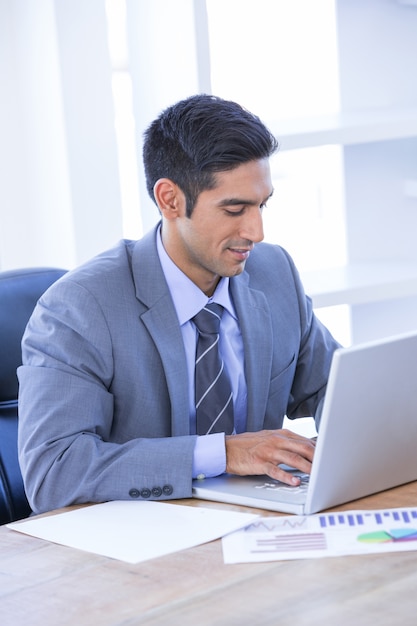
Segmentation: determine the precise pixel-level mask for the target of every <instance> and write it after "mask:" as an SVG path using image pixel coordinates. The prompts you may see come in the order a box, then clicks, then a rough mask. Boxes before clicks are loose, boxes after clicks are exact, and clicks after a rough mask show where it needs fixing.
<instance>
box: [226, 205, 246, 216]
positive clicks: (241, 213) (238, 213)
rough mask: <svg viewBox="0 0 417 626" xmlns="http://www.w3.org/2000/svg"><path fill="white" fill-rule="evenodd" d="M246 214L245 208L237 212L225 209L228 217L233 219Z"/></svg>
mask: <svg viewBox="0 0 417 626" xmlns="http://www.w3.org/2000/svg"><path fill="white" fill-rule="evenodd" d="M244 212H245V207H242V208H241V209H238V210H237V211H236V210H234V211H233V210H232V209H225V213H226V214H227V215H231V216H232V217H239V215H243V213H244Z"/></svg>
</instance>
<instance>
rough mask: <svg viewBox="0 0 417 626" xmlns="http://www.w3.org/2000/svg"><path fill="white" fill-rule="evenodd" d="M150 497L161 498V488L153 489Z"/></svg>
mask: <svg viewBox="0 0 417 626" xmlns="http://www.w3.org/2000/svg"><path fill="white" fill-rule="evenodd" d="M152 495H153V497H154V498H159V496H161V495H162V489H161V487H154V488H153V489H152Z"/></svg>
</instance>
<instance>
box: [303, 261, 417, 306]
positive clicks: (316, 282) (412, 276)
mask: <svg viewBox="0 0 417 626" xmlns="http://www.w3.org/2000/svg"><path fill="white" fill-rule="evenodd" d="M301 278H302V281H303V284H304V288H305V291H306V293H307V294H308V295H309V296H310V297H311V298H312V299H313V305H314V306H315V307H326V306H335V305H339V304H367V303H370V302H377V301H381V300H386V299H398V298H406V297H409V296H417V262H414V263H412V262H410V263H393V262H391V263H390V262H380V263H357V264H353V265H349V266H346V267H338V268H332V269H328V270H317V271H311V272H302V273H301Z"/></svg>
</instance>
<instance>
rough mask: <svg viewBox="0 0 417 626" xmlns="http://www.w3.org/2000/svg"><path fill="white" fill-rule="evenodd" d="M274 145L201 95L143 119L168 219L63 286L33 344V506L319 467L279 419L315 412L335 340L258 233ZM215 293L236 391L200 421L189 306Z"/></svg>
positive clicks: (22, 452)
mask: <svg viewBox="0 0 417 626" xmlns="http://www.w3.org/2000/svg"><path fill="white" fill-rule="evenodd" d="M276 148H277V142H276V140H275V139H274V137H273V136H272V135H271V133H270V132H269V131H268V130H267V129H266V128H265V126H264V125H263V124H262V122H261V121H260V120H259V119H258V118H257V117H256V116H254V115H252V114H251V113H249V112H247V111H245V110H244V109H242V108H241V107H240V106H239V105H237V104H235V103H233V102H228V101H224V100H221V99H219V98H215V97H212V96H206V95H199V96H195V97H191V98H189V99H187V100H184V101H182V102H179V103H178V104H176V105H174V106H172V107H170V108H168V109H167V110H166V111H164V112H163V113H162V114H161V115H160V116H159V118H158V119H157V120H155V121H154V122H153V123H152V124H151V125H150V127H149V128H148V130H147V131H146V133H145V143H144V164H145V171H146V177H147V185H148V190H149V193H150V196H151V198H152V199H154V201H155V202H156V204H157V206H158V208H159V211H160V214H161V223H160V224H159V225H158V226H157V227H156V228H155V230H153V231H152V232H150V233H148V234H147V235H146V236H145V237H144V238H143V239H142V240H140V241H137V242H135V241H122V242H120V243H119V244H118V245H117V246H116V247H115V248H113V249H111V250H109V251H107V252H105V253H103V254H102V255H100V256H98V257H96V258H95V259H93V260H91V261H90V262H88V263H86V264H85V265H84V266H82V267H80V268H78V269H76V270H74V271H72V272H69V273H68V274H66V275H65V276H64V277H63V278H62V279H61V280H59V281H58V282H57V283H55V285H53V286H52V288H51V289H50V290H48V292H47V293H46V294H44V296H43V297H42V298H41V300H40V302H39V304H38V306H37V308H36V309H35V312H34V314H33V316H32V318H31V320H30V322H29V324H28V328H27V330H26V333H25V336H24V339H23V366H22V367H21V368H20V369H19V372H18V375H19V380H20V398H19V407H20V409H19V410H20V420H19V457H20V463H21V468H22V474H23V478H24V482H25V487H26V491H27V495H28V499H29V502H30V504H31V506H32V508H33V510H34V511H35V512H41V511H46V510H49V509H53V508H57V507H61V506H65V505H69V504H73V503H81V502H101V501H105V500H117V499H131V498H135V499H147V498H150V499H169V498H184V497H190V496H191V495H192V479H193V478H195V477H200V476H213V475H218V474H221V473H222V472H224V471H227V472H231V473H235V474H240V475H244V474H268V475H269V476H271V477H273V478H276V479H279V480H282V481H284V482H286V483H288V484H294V485H296V484H298V483H297V480H298V479H296V478H293V477H292V476H291V474H290V473H288V472H286V471H285V470H284V469H283V468H282V467H280V464H288V465H291V466H294V467H296V468H298V469H300V470H302V471H304V472H309V471H310V468H311V462H312V459H313V454H314V443H313V442H312V441H310V440H309V439H307V438H304V437H301V436H298V435H296V434H294V433H291V432H289V431H287V430H282V429H281V427H282V420H283V417H284V415H285V414H287V415H288V416H289V417H290V418H296V417H301V416H307V415H316V416H319V414H320V406H321V401H322V399H323V396H324V392H325V387H326V383H327V377H328V372H329V367H330V361H331V358H332V354H333V351H334V350H335V349H336V347H338V344H337V343H336V342H335V341H334V339H333V338H332V337H331V335H330V334H329V332H328V331H327V330H326V329H325V328H324V327H323V326H322V325H321V324H320V322H319V321H318V320H317V319H316V318H315V316H314V314H313V312H312V308H311V302H310V300H309V299H308V298H307V297H306V296H305V295H304V292H303V289H302V286H301V283H300V280H299V277H298V274H297V272H296V269H295V268H294V265H293V263H292V261H291V259H290V258H289V256H288V254H287V253H286V252H285V251H284V250H282V249H281V248H280V247H278V246H271V245H267V244H260V243H259V242H261V240H262V238H263V229H262V210H263V208H264V206H265V204H266V203H267V201H268V199H269V198H270V196H271V195H272V192H273V188H272V182H271V175H270V169H269V157H270V156H271V155H272V154H273V152H274V151H275V150H276ZM255 244H256V245H255ZM213 302H214V303H217V304H220V305H221V307H220V308H218V309H216V310H217V311H218V313H215V316H216V317H217V318H221V322H220V339H219V341H217V339H216V341H215V342H213V344H212V346H211V347H213V346H214V345H215V344H216V351H217V348H218V347H220V356H219V355H218V354H217V358H219V359H220V360H221V361H220V362H221V363H222V365H221V371H222V375H221V378H222V385H225V388H226V387H227V388H228V389H229V390H230V393H229V392H228V401H227V404H224V409H223V408H222V409H221V411H216V414H213V415H210V411H211V406H213V407H214V406H215V401H214V400H213V401H211V400H210V402H209V403H208V404H209V406H208V415H207V414H206V416H205V419H206V420H207V419H209V420H211V424H210V423H209V424H208V425H207V424H206V425H205V426H202V427H201V426H200V423H201V422H200V417H199V415H198V413H199V411H200V410H201V407H200V399H198V398H197V397H196V396H197V395H198V393H199V392H197V391H196V390H195V387H196V386H197V377H198V376H199V374H198V375H197V369H195V368H196V367H197V366H196V364H195V360H196V346H197V344H198V340H199V337H200V331H198V330H197V321H196V320H197V318H196V317H195V316H196V315H197V314H198V313H199V311H200V310H202V309H204V308H205V307H206V305H207V307H206V308H209V309H210V315H212V312H213V311H212V309H211V303H213ZM210 315H209V316H210ZM201 332H202V331H201ZM216 337H217V335H216ZM207 352H209V350H205V354H207ZM210 352H211V349H210ZM212 354H214V352H213V353H212ZM198 358H199V359H200V357H198ZM203 361H204V359H203ZM219 371H220V370H219ZM225 373H226V374H225ZM219 376H220V374H219ZM213 385H214V383H213ZM216 386H217V383H216V385H214V389H212V391H216ZM208 387H210V388H212V385H211V384H210V385H208ZM203 395H205V393H204V394H203ZM201 401H202V400H201ZM196 406H197V408H196ZM229 410H230V413H229ZM213 411H214V408H213ZM226 417H227V419H228V420H229V422H228V426H227V427H226V426H224V427H223V425H222V421H221V420H222V419H226ZM217 431H220V432H217ZM225 433H227V434H225Z"/></svg>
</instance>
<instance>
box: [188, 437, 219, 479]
mask: <svg viewBox="0 0 417 626" xmlns="http://www.w3.org/2000/svg"><path fill="white" fill-rule="evenodd" d="M225 471H226V444H225V435H224V433H214V434H213V435H201V436H200V437H197V440H196V444H195V448H194V460H193V478H210V477H211V476H219V474H223V473H224V472H225Z"/></svg>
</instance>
